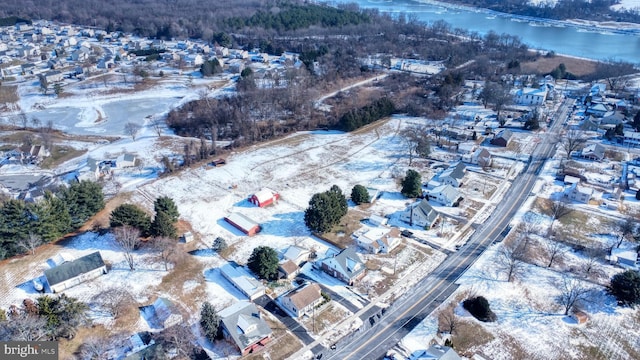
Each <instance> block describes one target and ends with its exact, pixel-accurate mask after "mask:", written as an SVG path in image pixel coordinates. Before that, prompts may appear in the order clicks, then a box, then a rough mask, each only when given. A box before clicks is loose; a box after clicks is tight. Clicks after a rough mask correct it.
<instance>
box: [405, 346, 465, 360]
mask: <svg viewBox="0 0 640 360" xmlns="http://www.w3.org/2000/svg"><path fill="white" fill-rule="evenodd" d="M415 359H418V360H427V359H428V360H431V359H433V360H461V358H460V356H458V354H457V353H456V352H455V351H454V350H453V349H452V348H450V347H448V346H442V345H431V346H430V347H429V348H428V349H427V350H422V353H420V354H418V355H416V356H415Z"/></svg>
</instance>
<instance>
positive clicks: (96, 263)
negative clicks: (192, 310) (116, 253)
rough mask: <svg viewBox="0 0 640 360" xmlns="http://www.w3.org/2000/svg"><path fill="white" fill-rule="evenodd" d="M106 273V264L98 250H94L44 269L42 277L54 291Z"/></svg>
mask: <svg viewBox="0 0 640 360" xmlns="http://www.w3.org/2000/svg"><path fill="white" fill-rule="evenodd" d="M63 261H64V260H63ZM106 273H107V266H106V265H105V263H104V261H103V260H102V256H101V255H100V252H98V251H96V252H94V253H91V254H89V255H86V256H83V257H80V258H78V259H75V260H73V261H65V262H62V263H60V264H59V265H57V266H55V267H53V268H51V269H47V270H45V271H44V277H45V279H46V281H47V284H49V288H50V289H51V291H52V292H54V293H56V292H60V291H63V290H65V289H68V288H70V287H72V286H76V285H78V284H80V283H82V282H85V281H87V280H91V279H94V278H96V277H98V276H101V275H103V274H106Z"/></svg>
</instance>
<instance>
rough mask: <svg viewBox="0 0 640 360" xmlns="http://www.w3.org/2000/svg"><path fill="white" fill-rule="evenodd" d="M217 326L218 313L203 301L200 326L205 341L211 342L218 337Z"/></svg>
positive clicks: (218, 322) (218, 323) (208, 303)
mask: <svg viewBox="0 0 640 360" xmlns="http://www.w3.org/2000/svg"><path fill="white" fill-rule="evenodd" d="M219 325H220V316H218V312H217V311H216V309H215V308H214V307H213V305H211V303H210V302H208V301H205V302H204V304H202V309H201V310H200V326H201V327H202V331H203V332H204V336H205V337H206V338H207V340H209V341H211V342H213V341H214V340H215V339H216V338H217V337H218V327H219Z"/></svg>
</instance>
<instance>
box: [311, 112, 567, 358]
mask: <svg viewBox="0 0 640 360" xmlns="http://www.w3.org/2000/svg"><path fill="white" fill-rule="evenodd" d="M572 104H573V100H565V102H564V103H563V104H562V106H561V107H560V109H559V110H558V111H557V112H556V115H555V119H557V120H556V121H554V123H553V125H552V127H551V129H550V131H549V132H548V134H549V135H551V136H547V137H545V139H544V140H543V141H542V142H541V143H539V144H538V145H537V147H536V148H535V150H534V151H533V153H532V154H531V155H532V157H531V159H532V160H531V162H530V163H529V164H528V165H527V167H526V168H525V170H524V173H523V174H522V175H520V176H519V177H518V178H517V179H516V180H514V182H513V184H512V186H511V188H510V189H509V191H508V192H507V193H506V195H505V197H504V199H503V201H501V202H500V204H499V205H498V207H497V208H496V210H495V211H494V213H493V214H492V215H491V216H490V217H489V218H488V219H487V221H486V222H485V223H484V224H483V226H482V227H481V228H479V230H478V231H476V233H475V234H474V235H473V236H472V237H471V238H470V239H469V241H468V242H467V244H466V245H465V246H463V247H462V248H460V250H459V251H458V252H456V253H453V254H452V255H450V256H449V257H448V258H447V259H446V260H445V261H444V262H443V263H442V264H441V265H440V266H439V267H438V268H437V269H436V270H435V271H434V272H433V273H432V274H431V275H429V276H428V277H426V278H424V279H423V280H421V281H420V282H418V284H417V285H415V286H414V288H413V289H412V291H408V292H407V293H406V294H405V295H404V296H403V297H402V298H400V299H398V300H397V301H396V302H395V303H393V305H391V306H390V307H389V308H387V309H386V311H385V314H384V315H383V316H381V317H380V319H379V320H378V321H377V322H376V323H375V324H373V325H372V326H371V327H369V328H368V329H363V330H360V331H356V332H354V333H352V334H351V335H350V336H347V337H346V338H344V339H342V340H341V341H340V342H339V343H338V344H337V349H336V350H323V351H322V352H321V354H322V356H323V357H322V358H323V359H379V358H382V357H383V356H384V355H385V354H386V352H387V350H388V349H391V348H392V347H393V346H395V344H397V343H398V342H399V341H400V340H401V339H402V338H403V337H404V336H405V335H407V334H408V333H409V332H410V331H411V330H412V329H413V328H415V326H417V325H418V324H419V323H420V322H421V321H422V320H423V319H424V318H425V317H426V316H428V315H429V314H430V313H431V312H432V311H433V310H435V309H436V308H437V307H438V306H439V305H440V304H442V303H443V302H444V301H446V299H447V298H448V297H449V296H450V295H451V294H452V293H453V292H454V291H455V290H456V289H457V287H458V285H456V284H455V281H456V280H457V279H458V278H459V277H460V276H461V275H462V274H463V273H464V272H465V271H466V270H467V269H468V268H469V267H470V266H471V265H472V264H473V263H474V262H475V261H476V259H477V258H478V257H479V256H480V255H481V254H482V253H483V252H484V251H485V250H486V249H487V247H488V246H489V245H491V243H492V242H493V241H496V240H501V238H502V237H503V236H504V233H503V230H504V229H505V228H506V227H507V226H508V224H509V223H510V222H511V220H512V218H513V216H514V215H515V214H516V212H517V211H518V210H519V208H520V206H521V205H522V204H523V203H524V202H525V200H526V199H527V197H528V196H529V193H530V191H531V189H532V188H533V185H534V184H535V181H536V179H537V177H538V174H539V172H540V170H541V169H542V166H543V165H544V162H545V160H546V159H547V158H549V157H550V156H551V155H553V150H554V149H555V143H554V141H553V138H554V136H553V134H557V133H558V129H559V126H560V125H559V124H561V123H562V120H564V118H566V116H567V114H568V111H569V108H570V106H571V105H572ZM365 325H366V324H365ZM318 355H319V354H318Z"/></svg>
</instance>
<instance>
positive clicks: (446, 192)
mask: <svg viewBox="0 0 640 360" xmlns="http://www.w3.org/2000/svg"><path fill="white" fill-rule="evenodd" d="M429 194H442V195H443V196H444V197H445V198H446V199H447V200H448V201H449V202H454V201H456V200H458V198H459V197H460V193H459V192H458V190H456V189H455V188H454V187H453V186H451V185H449V184H445V185H440V186H436V187H435V188H433V190H431V191H429Z"/></svg>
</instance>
